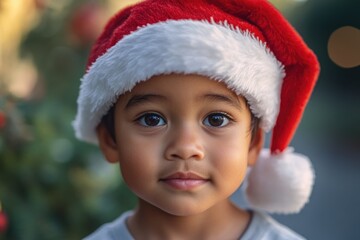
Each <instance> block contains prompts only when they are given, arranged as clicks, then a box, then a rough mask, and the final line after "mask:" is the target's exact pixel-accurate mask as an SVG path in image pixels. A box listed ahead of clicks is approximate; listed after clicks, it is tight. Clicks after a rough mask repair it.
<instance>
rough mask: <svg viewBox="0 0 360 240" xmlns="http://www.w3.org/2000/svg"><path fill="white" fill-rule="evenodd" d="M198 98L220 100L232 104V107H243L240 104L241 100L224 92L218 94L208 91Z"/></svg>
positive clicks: (241, 109)
mask: <svg viewBox="0 0 360 240" xmlns="http://www.w3.org/2000/svg"><path fill="white" fill-rule="evenodd" d="M199 98H200V99H207V100H210V101H220V102H225V103H227V104H230V105H232V106H233V107H235V108H237V109H239V110H240V111H243V110H244V109H243V107H242V106H241V102H240V100H239V99H238V98H235V97H233V96H229V95H225V94H218V93H209V94H205V95H202V96H200V97H199Z"/></svg>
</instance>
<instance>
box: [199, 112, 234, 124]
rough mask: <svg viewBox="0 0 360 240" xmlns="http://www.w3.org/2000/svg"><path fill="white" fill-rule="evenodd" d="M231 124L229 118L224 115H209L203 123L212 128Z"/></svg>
mask: <svg viewBox="0 0 360 240" xmlns="http://www.w3.org/2000/svg"><path fill="white" fill-rule="evenodd" d="M229 122H230V120H229V117H228V116H226V115H225V114H223V113H212V114H210V115H208V116H207V117H206V118H205V119H204V121H203V123H204V124H205V125H206V126H210V127H224V126H226V125H228V124H229Z"/></svg>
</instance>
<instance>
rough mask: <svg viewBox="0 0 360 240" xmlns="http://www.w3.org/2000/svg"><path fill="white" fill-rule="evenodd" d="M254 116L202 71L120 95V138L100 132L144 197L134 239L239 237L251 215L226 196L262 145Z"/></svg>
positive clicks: (132, 226)
mask: <svg viewBox="0 0 360 240" xmlns="http://www.w3.org/2000/svg"><path fill="white" fill-rule="evenodd" d="M250 122H251V114H250V111H249V109H248V107H247V106H246V102H245V100H244V99H243V98H242V97H239V96H237V95H236V94H235V93H234V92H232V91H231V90H229V89H228V88H227V87H226V86H225V85H224V84H223V83H219V82H216V81H214V80H211V79H209V78H207V77H203V76H198V75H181V74H170V75H161V76H155V77H152V78H151V79H149V80H148V81H145V82H142V83H140V84H138V85H137V86H135V87H134V88H133V89H132V90H131V92H127V93H125V94H123V95H121V96H120V97H119V99H118V102H117V103H116V107H115V141H114V139H113V138H112V137H111V135H110V134H109V132H108V131H107V129H106V128H105V127H104V126H103V125H99V127H98V129H97V133H98V138H99V143H100V148H101V150H102V152H103V153H104V155H105V157H106V159H107V160H108V161H109V162H112V163H119V165H120V169H121V173H122V176H123V179H124V181H125V183H126V184H127V185H128V186H129V188H130V189H131V190H132V191H133V192H134V193H135V194H136V195H137V196H138V198H139V204H138V207H137V208H136V209H135V213H134V215H133V216H132V217H130V218H129V219H128V221H127V224H128V227H129V230H130V232H131V234H132V235H133V236H134V237H135V239H237V238H239V236H241V234H242V233H243V232H244V230H245V229H246V226H247V224H248V222H249V219H250V214H249V213H248V212H246V211H244V210H242V209H239V208H237V207H235V206H234V205H233V204H232V203H231V202H230V200H229V199H228V198H229V197H230V196H231V194H232V193H234V192H235V191H236V189H237V188H238V187H239V186H240V184H241V183H242V181H243V179H244V177H245V174H246V169H247V166H248V165H252V164H254V163H255V162H256V159H257V156H258V154H259V151H260V149H261V147H262V145H263V132H262V131H261V130H259V131H258V132H257V133H256V136H254V140H253V142H252V143H251V131H250ZM190 173H191V174H195V175H196V177H194V176H192V175H191V174H190ZM174 174H175V176H174ZM179 178H180V179H179ZM194 178H196V179H194ZM199 178H200V179H199Z"/></svg>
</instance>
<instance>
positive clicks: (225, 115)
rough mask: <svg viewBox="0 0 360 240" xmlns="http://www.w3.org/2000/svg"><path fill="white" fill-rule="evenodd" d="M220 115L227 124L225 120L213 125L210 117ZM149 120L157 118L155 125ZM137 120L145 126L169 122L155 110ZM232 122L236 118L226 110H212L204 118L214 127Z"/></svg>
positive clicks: (209, 125)
mask: <svg viewBox="0 0 360 240" xmlns="http://www.w3.org/2000/svg"><path fill="white" fill-rule="evenodd" d="M211 116H213V117H215V116H216V117H220V118H222V120H225V122H226V123H225V125H223V122H221V123H220V125H216V126H214V125H212V124H211V123H210V122H209V117H211ZM146 117H153V119H146ZM147 120H155V122H154V123H153V125H152V124H151V123H149V122H146V121H147ZM136 122H137V123H139V124H140V125H141V126H144V127H160V126H164V125H165V124H167V121H166V119H165V118H164V117H163V116H162V115H161V114H158V113H155V112H147V113H144V114H142V115H141V116H140V117H138V118H136ZM231 122H234V119H233V118H232V117H231V116H230V115H229V114H228V113H225V112H220V111H219V112H212V113H209V114H208V115H206V117H205V118H204V120H203V121H202V123H203V124H204V125H205V126H207V127H212V128H222V127H226V126H227V125H229V124H230V123H231Z"/></svg>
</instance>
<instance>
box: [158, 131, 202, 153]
mask: <svg viewBox="0 0 360 240" xmlns="http://www.w3.org/2000/svg"><path fill="white" fill-rule="evenodd" d="M167 142H168V143H167V145H166V149H165V158H166V159H167V160H188V159H193V160H201V159H203V158H204V156H205V152H204V146H203V142H202V137H201V132H200V130H199V129H197V127H196V126H191V125H190V124H181V126H178V127H176V128H174V129H172V130H171V133H170V134H169V135H168V136H167Z"/></svg>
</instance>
